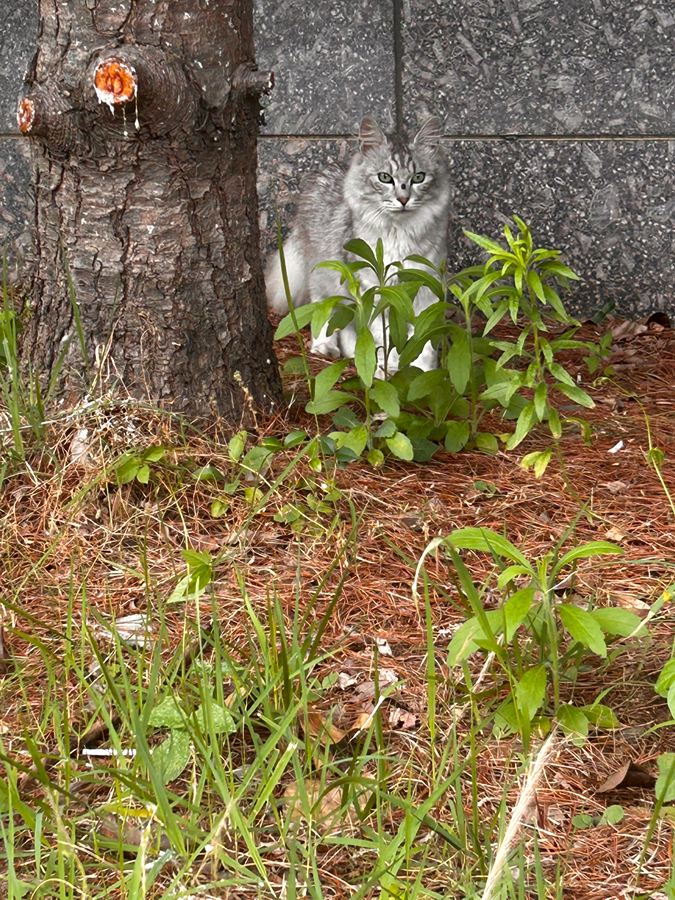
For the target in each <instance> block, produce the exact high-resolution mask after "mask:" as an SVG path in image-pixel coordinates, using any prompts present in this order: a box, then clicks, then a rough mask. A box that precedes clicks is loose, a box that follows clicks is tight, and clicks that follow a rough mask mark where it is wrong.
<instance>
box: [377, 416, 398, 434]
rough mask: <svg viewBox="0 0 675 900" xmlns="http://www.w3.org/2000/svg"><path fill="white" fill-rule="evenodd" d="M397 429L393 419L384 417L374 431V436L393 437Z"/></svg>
mask: <svg viewBox="0 0 675 900" xmlns="http://www.w3.org/2000/svg"><path fill="white" fill-rule="evenodd" d="M397 431H398V429H397V427H396V422H394V421H393V419H385V420H384V422H383V423H382V424H381V425H380V427H379V428H378V429H377V431H376V432H375V437H378V438H388V437H393V436H394V435H395V434H396V432H397Z"/></svg>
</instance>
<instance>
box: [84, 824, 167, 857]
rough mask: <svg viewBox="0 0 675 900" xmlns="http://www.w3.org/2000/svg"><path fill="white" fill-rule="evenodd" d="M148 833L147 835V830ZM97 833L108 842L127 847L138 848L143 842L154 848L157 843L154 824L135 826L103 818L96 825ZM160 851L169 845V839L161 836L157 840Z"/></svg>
mask: <svg viewBox="0 0 675 900" xmlns="http://www.w3.org/2000/svg"><path fill="white" fill-rule="evenodd" d="M148 828H149V829H150V833H149V834H148V833H147V829H148ZM98 833H99V835H100V836H101V837H103V838H107V839H108V840H110V841H119V842H120V843H122V844H126V845H128V846H129V847H140V846H141V843H142V842H143V841H146V842H147V843H148V844H149V845H151V846H154V845H155V844H156V841H157V826H156V825H155V823H154V822H151V823H150V824H149V825H146V826H145V827H143V826H137V825H132V824H131V823H130V822H128V821H126V820H124V819H120V818H118V817H117V816H105V818H103V819H101V820H100V822H99V825H98ZM159 847H160V850H169V849H170V848H171V843H170V841H169V838H168V837H167V836H166V835H165V834H163V835H162V836H161V837H160V839H159Z"/></svg>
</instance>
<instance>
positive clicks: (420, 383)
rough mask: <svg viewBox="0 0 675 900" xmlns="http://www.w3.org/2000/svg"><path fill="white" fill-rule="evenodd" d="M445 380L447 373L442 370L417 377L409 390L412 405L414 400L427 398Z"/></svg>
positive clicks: (423, 373) (424, 373)
mask: <svg viewBox="0 0 675 900" xmlns="http://www.w3.org/2000/svg"><path fill="white" fill-rule="evenodd" d="M444 380H445V372H444V371H443V370H442V369H432V370H431V371H430V372H422V374H421V375H416V376H415V378H413V380H412V381H411V382H410V386H409V388H408V400H409V401H410V403H412V402H413V401H414V400H420V399H421V398H422V397H426V396H427V394H429V393H431V391H432V390H433V389H434V388H435V387H438V385H439V384H442V383H443V381H444Z"/></svg>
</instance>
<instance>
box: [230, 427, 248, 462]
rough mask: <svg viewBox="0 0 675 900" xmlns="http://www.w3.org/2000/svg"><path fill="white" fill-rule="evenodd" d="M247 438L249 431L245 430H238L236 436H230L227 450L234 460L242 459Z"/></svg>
mask: <svg viewBox="0 0 675 900" xmlns="http://www.w3.org/2000/svg"><path fill="white" fill-rule="evenodd" d="M246 438H247V433H246V432H245V431H238V432H237V433H236V434H235V435H234V437H232V438H230V441H229V443H228V445H227V452H228V455H229V457H230V459H231V460H232V462H237V461H238V460H239V459H240V457H241V454H242V453H243V452H244V449H245V447H246Z"/></svg>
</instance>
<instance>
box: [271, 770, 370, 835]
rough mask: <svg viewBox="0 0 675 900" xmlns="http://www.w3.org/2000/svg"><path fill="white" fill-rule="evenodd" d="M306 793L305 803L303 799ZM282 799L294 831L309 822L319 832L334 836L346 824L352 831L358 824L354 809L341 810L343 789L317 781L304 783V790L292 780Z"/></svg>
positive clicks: (312, 780) (310, 780)
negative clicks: (301, 824)
mask: <svg viewBox="0 0 675 900" xmlns="http://www.w3.org/2000/svg"><path fill="white" fill-rule="evenodd" d="M303 794H304V795H306V800H303ZM282 799H283V801H284V803H288V815H289V818H290V821H291V825H292V827H293V828H297V827H298V826H299V825H300V823H301V822H303V821H304V822H307V821H308V820H309V821H311V824H312V825H313V826H314V828H316V829H317V831H320V832H321V833H322V834H326V833H329V832H330V833H335V832H337V831H339V830H341V828H342V827H343V826H345V825H346V826H347V827H348V828H349V829H352V828H353V827H354V826H355V825H356V823H357V821H358V820H357V818H356V816H355V814H354V812H353V810H352V809H346V810H341V809H340V807H341V805H342V788H340V787H336V788H331V787H329V786H328V785H327V784H325V783H322V782H321V781H318V780H316V779H308V780H307V781H305V783H304V791H301V790H300V788H299V786H298V783H297V781H293V782H292V783H291V784H289V785H288V787H287V788H286V789H285V791H284V793H283V798H282ZM307 807H309V808H307Z"/></svg>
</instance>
